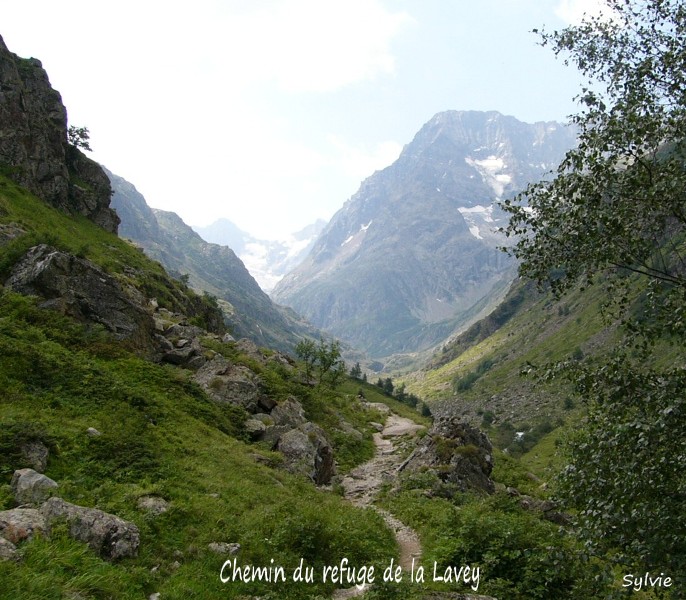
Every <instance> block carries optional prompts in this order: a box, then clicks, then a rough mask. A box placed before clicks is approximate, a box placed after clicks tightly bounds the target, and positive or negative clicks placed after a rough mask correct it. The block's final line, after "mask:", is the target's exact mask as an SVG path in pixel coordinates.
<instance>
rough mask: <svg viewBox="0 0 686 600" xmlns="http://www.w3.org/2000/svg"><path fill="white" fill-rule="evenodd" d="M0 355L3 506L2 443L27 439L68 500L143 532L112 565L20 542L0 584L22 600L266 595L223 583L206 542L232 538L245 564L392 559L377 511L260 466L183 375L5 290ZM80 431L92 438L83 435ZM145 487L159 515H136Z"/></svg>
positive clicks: (64, 545)
mask: <svg viewBox="0 0 686 600" xmlns="http://www.w3.org/2000/svg"><path fill="white" fill-rule="evenodd" d="M0 351H1V352H2V355H3V361H2V363H1V365H0V383H1V385H2V387H3V389H4V390H6V391H7V393H6V394H4V395H3V396H2V399H1V400H0V414H2V420H3V429H2V433H0V449H2V450H4V451H3V453H2V455H1V456H0V474H1V475H2V479H3V483H4V484H5V486H4V488H3V489H4V492H3V494H2V495H0V498H1V499H2V501H3V506H1V507H0V508H2V509H8V508H10V507H11V506H12V501H11V498H10V496H9V494H8V493H7V486H6V484H8V483H9V479H10V477H11V474H12V472H13V470H14V469H15V468H17V467H18V466H19V464H18V462H17V455H16V452H14V451H13V450H14V449H16V448H17V446H18V444H19V443H20V442H21V440H25V439H36V438H37V439H41V440H43V441H45V442H46V443H47V445H49V446H50V447H51V448H52V449H53V451H52V453H51V457H50V461H49V464H48V469H47V471H46V474H47V475H48V476H50V477H52V478H53V479H55V480H56V481H58V482H59V484H60V488H59V494H60V495H61V496H62V497H63V498H64V499H65V500H67V501H70V502H74V503H76V504H81V505H85V506H96V507H98V508H101V509H103V510H106V511H108V512H112V513H114V514H117V515H119V516H121V517H122V518H125V519H130V520H132V521H133V522H135V523H136V524H137V525H138V527H139V528H140V530H141V539H142V543H141V548H140V556H139V557H138V558H137V559H129V560H125V561H122V562H121V563H118V564H116V565H109V564H107V563H104V562H103V561H101V560H100V559H98V558H97V557H95V556H94V555H91V554H88V552H89V551H87V550H84V548H83V547H82V545H80V544H76V543H75V542H72V541H70V540H68V539H66V538H64V537H60V536H56V537H51V538H50V539H49V540H36V541H34V542H31V543H28V544H25V545H24V546H23V547H22V553H23V555H24V556H25V559H24V561H23V562H21V563H20V564H18V565H15V564H13V563H1V564H0V589H3V590H21V589H26V590H27V591H26V595H25V596H22V597H26V598H32V597H35V598H51V597H60V596H59V594H60V593H62V592H63V593H66V592H67V591H74V592H80V593H87V594H92V595H93V596H94V597H102V598H106V597H122V598H128V597H131V598H133V597H141V596H142V594H149V593H152V592H153V591H160V592H161V593H162V595H163V597H165V598H182V597H185V596H189V595H190V597H202V598H214V597H217V598H220V597H227V596H228V597H231V594H232V591H235V592H237V591H241V593H248V592H249V593H259V594H266V595H268V594H270V593H276V592H275V590H276V589H277V588H274V587H273V586H270V585H269V584H262V585H258V584H255V585H250V586H248V585H240V584H232V586H227V585H222V584H221V583H220V582H219V581H218V574H219V568H220V567H221V564H222V562H223V561H222V559H221V557H218V556H216V555H212V554H211V553H210V552H209V551H208V550H207V545H208V544H209V543H210V542H213V541H228V542H238V543H240V544H241V545H242V551H241V555H240V560H241V561H242V562H243V563H245V564H255V565H269V564H270V560H271V559H272V558H274V559H275V561H277V562H278V563H280V564H283V565H289V566H295V565H297V561H298V560H299V559H300V558H301V557H302V558H304V559H305V561H306V562H307V563H308V564H310V565H312V566H314V567H316V568H318V569H321V567H322V566H323V565H325V564H335V563H336V562H337V561H339V560H340V558H341V557H344V556H345V557H347V558H348V559H349V560H350V561H351V563H357V564H362V563H366V564H381V563H383V562H384V561H386V560H388V559H390V557H391V556H392V555H393V553H394V551H395V542H394V540H393V537H392V534H391V533H390V532H389V531H388V529H387V528H386V527H385V526H384V524H383V522H382V520H381V518H380V517H379V516H378V515H376V514H375V513H374V512H373V511H363V510H360V509H355V508H353V507H352V506H351V505H349V504H348V503H347V502H345V501H343V500H342V499H341V498H340V497H339V496H337V495H336V494H333V493H329V492H325V491H322V490H318V489H316V488H315V487H314V486H313V485H311V484H310V483H309V482H307V481H305V480H304V479H299V478H297V477H294V476H291V475H289V474H287V473H285V472H283V471H281V470H278V469H273V468H270V467H268V466H265V465H262V464H260V462H261V461H259V460H256V455H259V454H260V453H261V452H260V451H259V449H258V448H256V447H255V446H251V445H249V444H247V443H246V442H245V441H244V440H243V434H242V427H241V423H242V420H243V419H244V417H245V415H243V414H242V412H241V411H240V410H239V409H236V408H229V407H223V406H219V405H216V404H214V403H212V402H211V401H209V400H208V398H207V397H206V396H205V395H204V393H203V392H202V391H201V390H200V389H199V388H198V387H197V386H195V385H194V384H192V383H191V382H189V380H188V377H187V374H186V373H185V372H183V371H180V370H177V369H174V368H172V367H168V366H161V365H155V364H153V363H150V362H146V361H145V360H143V359H141V358H138V357H136V356H135V355H133V354H130V353H128V352H127V351H125V350H123V349H121V348H119V347H118V346H117V345H116V344H114V343H113V342H109V341H108V340H107V339H106V338H105V337H103V335H102V334H97V332H96V333H94V332H92V331H87V330H86V329H85V328H83V327H81V326H79V325H76V324H74V323H72V322H71V321H69V320H68V319H66V318H63V317H61V316H59V315H57V314H55V313H52V312H48V311H44V310H41V309H39V308H36V307H35V305H34V303H33V302H32V301H31V300H30V299H28V298H25V297H22V296H18V295H15V294H11V293H7V292H5V293H3V294H2V296H0ZM348 410H349V411H350V410H352V409H348ZM88 427H95V428H96V429H98V430H99V431H101V432H102V436H100V437H89V436H87V435H86V429H87V428H88ZM351 462H353V461H352V459H351ZM147 494H154V495H159V496H161V497H163V498H165V499H166V500H167V501H168V502H170V504H171V509H170V510H169V511H168V512H167V513H164V514H162V515H160V516H157V517H151V516H150V515H147V514H146V513H144V512H141V511H140V510H138V509H137V507H136V501H137V499H138V498H139V497H141V496H143V495H147ZM84 553H86V554H88V559H87V560H84V559H82V557H83V555H84ZM37 557H40V558H37ZM49 557H59V559H57V558H49ZM177 561H178V562H179V563H180V567H178V569H177V566H176V565H174V563H175V562H177ZM23 586H26V587H25V588H24V587H23ZM227 587H230V588H231V590H229V589H227ZM324 587H325V586H320V587H317V588H316V589H320V588H321V589H324ZM329 587H330V586H329ZM297 588H298V586H294V585H288V586H286V587H280V588H278V590H279V592H278V596H279V597H300V595H301V593H303V592H302V590H300V591H299V590H298V589H297ZM312 589H315V588H312ZM112 590H126V593H124V592H123V591H122V593H121V595H120V594H118V593H112ZM129 594H130V595H129ZM303 597H305V596H303Z"/></svg>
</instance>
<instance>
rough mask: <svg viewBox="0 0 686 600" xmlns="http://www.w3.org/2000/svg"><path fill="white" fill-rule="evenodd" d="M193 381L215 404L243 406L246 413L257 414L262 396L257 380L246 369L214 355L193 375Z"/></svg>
mask: <svg viewBox="0 0 686 600" xmlns="http://www.w3.org/2000/svg"><path fill="white" fill-rule="evenodd" d="M195 381H196V382H197V383H198V384H199V385H200V387H202V389H203V390H205V392H206V393H207V394H208V395H209V396H210V398H212V399H213V400H214V401H215V402H218V403H220V404H236V405H238V406H243V407H244V408H245V409H246V410H247V411H248V412H251V413H256V412H258V410H259V409H258V406H259V403H260V400H261V398H262V396H264V394H263V392H262V389H261V385H260V380H259V378H258V377H257V376H256V375H255V374H254V373H253V372H252V371H251V370H250V369H248V368H247V367H244V366H241V365H234V364H232V363H231V362H229V361H228V360H227V359H226V358H224V357H223V356H221V355H216V356H215V357H214V358H213V359H212V360H210V361H208V362H207V363H205V365H203V366H202V367H201V368H200V369H198V370H197V371H196V373H195Z"/></svg>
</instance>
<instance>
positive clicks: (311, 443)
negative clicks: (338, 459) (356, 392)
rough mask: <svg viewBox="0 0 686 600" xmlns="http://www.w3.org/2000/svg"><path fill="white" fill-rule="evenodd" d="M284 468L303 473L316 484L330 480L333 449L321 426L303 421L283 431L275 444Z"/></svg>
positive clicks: (333, 469) (332, 465)
mask: <svg viewBox="0 0 686 600" xmlns="http://www.w3.org/2000/svg"><path fill="white" fill-rule="evenodd" d="M277 449H278V450H279V451H280V452H281V453H282V454H283V457H284V463H285V466H286V469H287V470H288V471H290V472H292V473H296V474H301V475H305V476H306V477H309V478H310V479H311V480H312V481H313V482H314V483H316V484H317V485H324V484H327V483H329V482H330V481H331V477H332V476H333V474H334V471H335V467H334V459H333V449H332V448H331V445H330V444H329V441H328V440H327V439H326V435H325V434H324V431H323V430H322V428H321V427H319V426H318V425H315V424H314V423H310V422H307V423H304V424H303V425H300V426H299V427H298V428H297V429H291V430H290V431H287V432H286V433H284V434H283V435H282V436H281V438H280V439H279V442H278V444H277Z"/></svg>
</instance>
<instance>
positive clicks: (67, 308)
mask: <svg viewBox="0 0 686 600" xmlns="http://www.w3.org/2000/svg"><path fill="white" fill-rule="evenodd" d="M5 285H6V286H7V287H8V288H9V289H12V290H13V291H16V292H19V293H21V294H29V295H35V296H39V297H40V298H42V299H43V300H44V302H43V303H42V306H43V307H44V308H52V309H55V310H58V311H59V312H61V313H62V314H66V315H69V316H71V317H74V318H76V319H77V320H79V321H82V322H86V323H99V324H100V325H102V326H104V327H105V329H107V330H108V331H110V332H111V333H113V334H114V336H115V337H116V338H118V339H127V340H130V341H131V342H133V344H134V345H135V346H136V347H138V348H141V349H149V350H151V349H152V345H153V333H154V322H153V319H152V316H151V315H150V314H149V312H148V311H147V310H146V309H145V308H144V307H143V306H142V305H141V304H140V303H137V302H136V301H134V299H133V298H132V296H131V295H130V294H127V293H126V292H125V290H124V289H123V288H122V286H121V285H120V284H119V282H118V281H117V280H116V279H115V278H114V277H112V276H111V275H109V274H107V273H105V272H104V271H103V270H102V269H100V268H99V267H97V266H96V265H95V264H93V263H92V262H90V261H88V260H85V259H82V258H78V257H76V256H74V255H72V254H68V253H66V252H61V251H59V250H57V249H55V248H53V247H51V246H47V245H45V244H41V245H39V246H34V247H33V248H31V249H30V250H29V251H28V252H27V253H26V254H25V255H24V257H23V258H22V259H21V260H19V261H18V262H17V264H16V265H15V266H14V269H13V270H12V273H11V275H10V277H9V279H8V280H7V281H6V282H5Z"/></svg>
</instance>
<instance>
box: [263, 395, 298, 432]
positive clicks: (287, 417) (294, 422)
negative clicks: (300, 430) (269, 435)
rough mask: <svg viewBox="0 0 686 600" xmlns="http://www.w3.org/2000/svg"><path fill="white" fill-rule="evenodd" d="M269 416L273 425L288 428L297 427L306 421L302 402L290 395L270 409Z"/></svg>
mask: <svg viewBox="0 0 686 600" xmlns="http://www.w3.org/2000/svg"><path fill="white" fill-rule="evenodd" d="M270 416H271V418H272V419H273V421H274V425H277V426H279V425H282V426H286V427H290V428H295V427H298V426H299V425H302V424H303V423H305V422H306V421H307V419H306V418H305V410H304V409H303V406H302V404H300V402H298V401H297V400H296V399H295V398H293V397H292V396H291V397H290V398H287V399H286V400H285V401H284V402H282V403H281V404H278V405H277V406H275V407H274V408H273V409H272V412H271V415H270Z"/></svg>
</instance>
